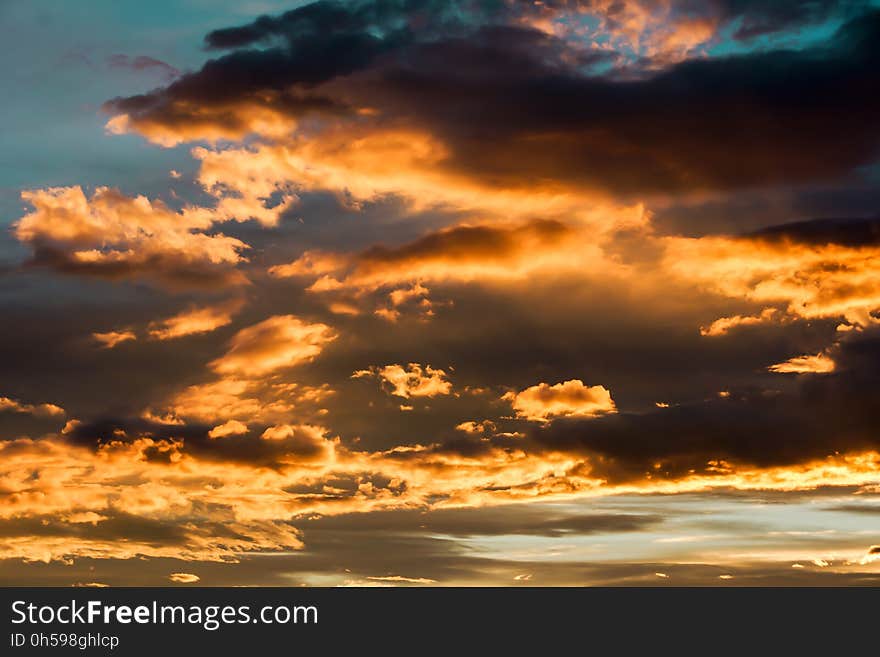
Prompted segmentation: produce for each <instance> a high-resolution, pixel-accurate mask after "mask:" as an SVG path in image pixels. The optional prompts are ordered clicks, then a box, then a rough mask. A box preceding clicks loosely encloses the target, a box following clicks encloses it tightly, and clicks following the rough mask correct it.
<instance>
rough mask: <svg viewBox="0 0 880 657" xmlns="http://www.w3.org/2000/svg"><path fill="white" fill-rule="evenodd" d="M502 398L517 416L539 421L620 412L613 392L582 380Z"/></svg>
mask: <svg viewBox="0 0 880 657" xmlns="http://www.w3.org/2000/svg"><path fill="white" fill-rule="evenodd" d="M501 398H502V399H504V400H507V401H510V403H511V406H512V407H513V410H514V411H515V412H516V415H517V417H521V418H524V419H526V420H533V421H536V422H547V421H549V420H550V419H551V418H554V417H596V416H599V415H604V414H606V413H616V412H617V407H616V406H615V404H614V400H613V399H611V393H610V392H609V391H608V390H607V389H606V388H605V387H604V386H585V385H584V383H583V381H581V380H580V379H572V380H570V381H565V382H563V383H557V384H555V385H552V386H551V385H548V384H546V383H539V384H538V385H534V386H531V387H530V388H526V389H525V390H521V391H520V392H508V393H506V394H505V395H503V396H502V397H501Z"/></svg>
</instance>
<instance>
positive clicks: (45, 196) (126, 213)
mask: <svg viewBox="0 0 880 657" xmlns="http://www.w3.org/2000/svg"><path fill="white" fill-rule="evenodd" d="M22 198H23V199H24V200H25V201H27V202H28V203H30V204H31V205H32V206H33V207H34V211H33V212H31V213H29V214H26V215H24V216H23V217H22V218H21V219H20V220H19V221H18V222H17V223H16V224H15V235H16V237H17V238H18V239H19V240H21V241H22V242H26V243H28V244H30V245H32V246H33V247H34V249H35V253H36V256H37V258H38V260H39V259H40V258H42V259H43V260H44V261H46V262H47V263H48V264H50V265H52V266H56V267H59V268H62V269H65V270H71V271H78V272H85V273H95V274H104V275H107V276H120V275H124V274H130V275H135V274H140V275H144V276H147V277H158V278H160V279H165V278H186V277H187V276H189V277H194V276H196V275H197V274H198V273H202V274H203V275H204V274H205V273H209V272H211V271H214V272H218V271H223V270H228V269H229V268H231V267H233V266H234V265H236V264H238V263H239V262H241V261H243V260H244V257H243V256H242V255H241V252H242V251H243V250H245V249H247V248H248V245H247V244H245V243H244V242H242V241H241V240H238V239H236V238H233V237H227V236H225V235H223V234H220V233H218V234H210V235H209V234H207V233H206V232H204V231H206V230H208V229H210V228H211V227H212V225H213V223H214V222H215V221H216V220H217V219H218V217H216V216H215V215H213V214H212V213H211V211H207V210H205V209H203V208H202V209H198V208H186V209H184V210H182V211H179V212H177V211H174V210H171V209H170V208H168V207H167V206H166V205H165V204H164V203H162V202H161V201H150V200H149V199H147V198H146V197H144V196H137V197H134V198H131V197H128V196H125V195H123V194H122V193H120V192H119V191H117V190H114V189H110V188H108V187H99V188H97V189H96V190H95V191H94V193H93V194H92V195H91V197H87V196H86V195H85V193H84V192H83V190H82V188H81V187H55V188H49V189H41V190H32V191H26V192H22Z"/></svg>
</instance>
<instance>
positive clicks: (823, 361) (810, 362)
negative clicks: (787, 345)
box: [767, 354, 835, 374]
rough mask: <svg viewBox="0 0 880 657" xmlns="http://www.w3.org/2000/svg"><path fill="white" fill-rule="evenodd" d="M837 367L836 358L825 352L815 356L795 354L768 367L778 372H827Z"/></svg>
mask: <svg viewBox="0 0 880 657" xmlns="http://www.w3.org/2000/svg"><path fill="white" fill-rule="evenodd" d="M834 368H835V364H834V359H832V358H829V357H828V356H826V355H825V354H816V355H815V356H810V355H806V356H795V357H794V358H789V359H788V360H787V361H785V362H782V363H776V364H775V365H771V366H770V367H768V368H767V369H768V370H770V371H771V372H777V373H778V374H827V373H828V372H833V371H834Z"/></svg>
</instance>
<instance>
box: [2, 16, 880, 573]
mask: <svg viewBox="0 0 880 657" xmlns="http://www.w3.org/2000/svg"><path fill="white" fill-rule="evenodd" d="M0 25H2V28H0V29H2V37H3V38H2V39H0V54H2V58H3V60H4V61H5V62H6V66H4V67H3V68H2V69H0V86H2V88H3V89H4V91H5V94H4V101H3V103H2V105H0V122H2V124H3V130H2V131H0V227H2V230H0V305H2V316H3V321H2V322H0V536H2V540H0V582H3V583H5V584H9V585H13V584H14V585H54V586H120V585H145V586H149V585H179V586H192V585H194V584H198V585H205V586H221V585H265V586H300V585H302V586H420V585H437V586H447V585H451V586H483V585H492V586H568V585H575V586H583V585H605V586H609V585H611V586H614V585H635V586H683V585H687V586H692V585H694V586H706V585H708V586H738V585H750V586H778V585H811V586H815V585H847V586H848V585H866V584H867V585H877V584H880V435H878V433H877V426H878V412H877V409H878V408H880V403H878V402H880V214H878V212H880V210H878V207H880V121H878V120H877V117H878V116H880V89H878V84H880V78H878V76H877V73H876V72H877V70H878V67H880V4H878V3H877V2H873V1H867V0H865V1H859V0H853V1H831V0H812V1H810V2H801V1H797V0H781V1H780V2H774V3H766V2H758V1H757V0H707V1H705V2H693V1H692V0H583V1H578V0H570V1H566V0H543V1H541V2H519V1H513V0H350V1H341V0H340V1H332V0H317V1H315V2H306V1H303V2H280V1H275V0H272V1H268V0H267V1H253V2H231V1H230V2H226V1H220V2H215V1H211V2H209V1H208V0H162V1H157V2H151V3H142V2H129V1H123V2H119V1H115V2H110V1H109V0H108V1H103V0H90V2H88V3H69V2H50V1H48V0H37V1H36V2H24V1H23V0H7V1H6V2H2V3H0Z"/></svg>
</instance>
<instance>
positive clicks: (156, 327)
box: [149, 299, 243, 340]
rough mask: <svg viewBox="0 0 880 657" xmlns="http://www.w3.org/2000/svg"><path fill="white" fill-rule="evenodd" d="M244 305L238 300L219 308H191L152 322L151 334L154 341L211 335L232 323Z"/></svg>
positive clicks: (221, 305)
mask: <svg viewBox="0 0 880 657" xmlns="http://www.w3.org/2000/svg"><path fill="white" fill-rule="evenodd" d="M242 305H243V301H241V300H238V299H236V300H233V301H230V302H227V303H224V304H220V305H217V306H205V307H202V308H189V309H188V310H185V311H183V312H181V313H178V314H177V315H174V316H172V317H168V318H166V319H162V320H159V321H156V322H152V323H151V324H150V327H149V334H150V337H151V338H153V339H154V340H173V339H175V338H182V337H184V336H187V335H193V334H196V333H209V332H211V331H214V330H216V329H218V328H220V327H221V326H226V325H227V324H229V323H230V322H232V318H233V316H234V315H235V314H236V313H237V312H238V311H239V310H241V307H242Z"/></svg>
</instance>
